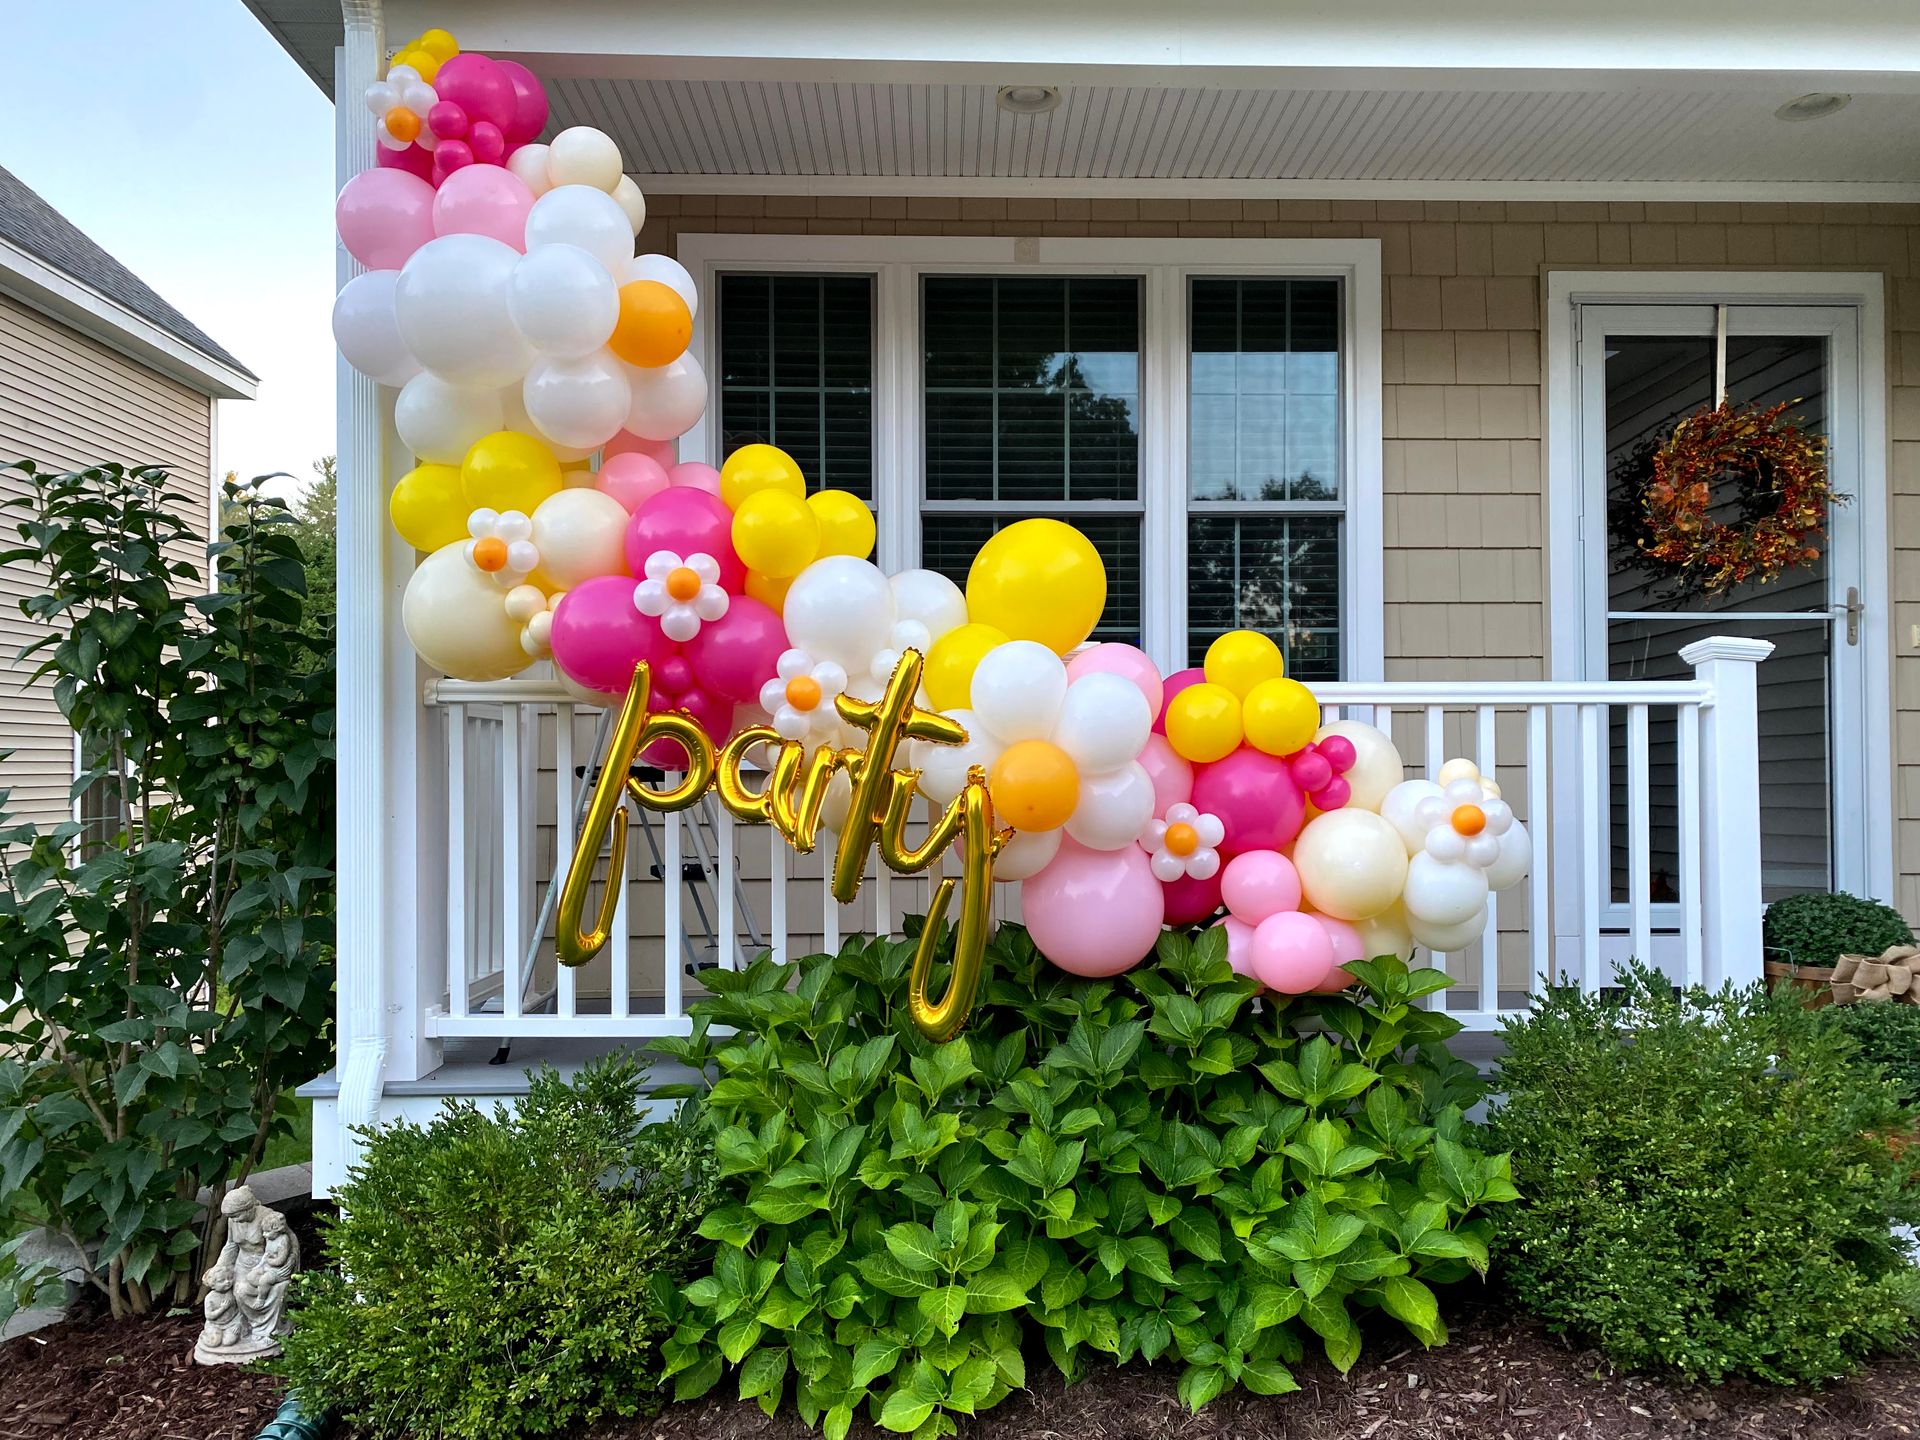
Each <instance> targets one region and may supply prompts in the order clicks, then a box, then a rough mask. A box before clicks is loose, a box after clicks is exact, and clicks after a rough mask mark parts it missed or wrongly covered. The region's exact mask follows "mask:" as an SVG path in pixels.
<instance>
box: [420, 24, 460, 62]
mask: <svg viewBox="0 0 1920 1440" xmlns="http://www.w3.org/2000/svg"><path fill="white" fill-rule="evenodd" d="M413 48H414V49H416V50H424V51H426V52H427V54H429V55H431V56H432V57H433V58H434V59H436V60H438V61H440V62H441V63H442V64H445V63H446V62H447V61H449V60H451V59H452V58H453V57H454V56H456V55H458V54H459V53H460V46H459V44H458V43H456V42H455V40H454V38H453V36H451V35H449V34H448V33H447V32H446V31H445V30H440V29H433V30H429V31H427V32H426V33H425V34H423V35H422V36H421V37H420V38H419V39H418V40H416V41H414V42H413Z"/></svg>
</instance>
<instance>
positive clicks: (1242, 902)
mask: <svg viewBox="0 0 1920 1440" xmlns="http://www.w3.org/2000/svg"><path fill="white" fill-rule="evenodd" d="M1220 898H1221V899H1223V900H1224V901H1226V905H1227V909H1229V910H1231V911H1232V912H1233V913H1234V915H1235V916H1236V917H1237V918H1238V919H1240V920H1243V921H1245V922H1246V923H1247V924H1249V925H1258V924H1259V923H1260V922H1261V921H1263V920H1267V919H1270V918H1271V917H1273V916H1275V915H1279V914H1283V913H1284V912H1286V911H1288V910H1298V909H1299V908H1300V874H1299V872H1298V871H1296V870H1295V869H1294V868H1293V862H1292V861H1291V860H1289V859H1288V858H1287V857H1286V856H1284V855H1281V854H1279V853H1277V852H1276V851H1272V850H1249V851H1248V852H1247V853H1246V854H1244V855H1236V856H1234V857H1233V859H1231V860H1229V861H1228V862H1227V863H1226V866H1225V868H1223V869H1222V870H1221V871H1220Z"/></svg>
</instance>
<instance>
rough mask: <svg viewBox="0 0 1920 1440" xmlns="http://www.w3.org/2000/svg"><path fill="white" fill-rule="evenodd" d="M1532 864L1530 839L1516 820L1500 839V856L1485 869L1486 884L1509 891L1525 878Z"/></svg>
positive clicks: (1523, 827)
mask: <svg viewBox="0 0 1920 1440" xmlns="http://www.w3.org/2000/svg"><path fill="white" fill-rule="evenodd" d="M1532 863H1533V840H1532V837H1530V836H1529V835H1528V834H1527V827H1526V826H1524V825H1522V824H1521V823H1520V822H1519V821H1518V820H1516V821H1514V822H1513V823H1512V824H1511V825H1509V826H1508V827H1507V829H1506V833H1504V834H1503V835H1501V837H1500V856H1499V858H1498V859H1497V860H1495V861H1494V862H1493V864H1491V865H1489V866H1488V867H1487V884H1488V885H1489V886H1491V887H1492V888H1493V889H1495V890H1511V889H1512V888H1513V887H1514V886H1515V885H1518V884H1519V883H1520V882H1521V881H1522V880H1524V879H1526V878H1527V867H1528V866H1530V865H1531V864H1532Z"/></svg>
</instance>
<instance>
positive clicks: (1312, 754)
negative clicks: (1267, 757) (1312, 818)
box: [1287, 745, 1333, 795]
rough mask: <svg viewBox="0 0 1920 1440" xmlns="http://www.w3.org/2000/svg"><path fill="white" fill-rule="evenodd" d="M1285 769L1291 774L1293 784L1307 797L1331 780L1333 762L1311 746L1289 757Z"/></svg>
mask: <svg viewBox="0 0 1920 1440" xmlns="http://www.w3.org/2000/svg"><path fill="white" fill-rule="evenodd" d="M1287 768H1288V769H1289V770H1290V771H1292V772H1293V783H1294V784H1296V785H1298V786H1299V787H1300V788H1301V789H1302V790H1304V791H1306V792H1307V793H1308V794H1309V795H1311V794H1312V793H1313V792H1314V791H1316V790H1320V789H1323V788H1325V786H1326V784H1327V782H1328V781H1329V780H1331V779H1333V762H1332V761H1330V760H1328V759H1327V757H1326V756H1324V755H1322V754H1321V753H1320V752H1319V751H1318V750H1317V749H1315V748H1314V747H1313V746H1311V745H1309V746H1308V747H1307V748H1306V749H1304V750H1302V751H1301V752H1300V753H1299V754H1298V755H1294V756H1291V757H1289V759H1288V761H1287Z"/></svg>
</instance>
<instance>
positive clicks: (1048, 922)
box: [1020, 839, 1166, 978]
mask: <svg viewBox="0 0 1920 1440" xmlns="http://www.w3.org/2000/svg"><path fill="white" fill-rule="evenodd" d="M1020 908H1021V911H1022V913H1023V914H1024V915H1025V917H1026V922H1027V930H1028V932H1029V933H1030V934H1031V935H1032V936H1033V943H1034V945H1035V946H1037V947H1038V948H1039V950H1040V953H1041V954H1042V955H1045V956H1046V957H1047V958H1048V959H1049V960H1051V961H1052V962H1053V963H1054V964H1056V965H1058V966H1059V967H1060V968H1061V969H1062V970H1065V971H1066V972H1067V973H1068V974H1070V975H1083V976H1087V977H1089V978H1095V977H1099V976H1105V975H1118V974H1119V973H1120V972H1121V971H1123V970H1131V969H1132V968H1133V967H1134V966H1135V965H1137V964H1139V963H1140V962H1141V961H1142V960H1144V959H1145V958H1146V957H1147V956H1148V955H1149V954H1151V953H1152V952H1153V946H1154V942H1155V941H1156V940H1158V939H1159V938H1160V927H1161V925H1162V923H1163V922H1164V921H1165V919H1166V908H1165V905H1164V902H1163V901H1162V899H1161V893H1160V886H1159V885H1158V884H1157V883H1156V882H1155V881H1154V878H1153V869H1152V867H1151V866H1150V865H1149V864H1148V862H1147V854H1146V852H1145V851H1144V850H1142V849H1141V848H1140V847H1139V846H1138V845H1128V846H1126V847H1124V848H1122V849H1119V850H1089V849H1087V848H1086V847H1085V846H1084V845H1080V844H1078V843H1077V842H1075V841H1073V840H1071V839H1066V840H1062V841H1061V842H1060V853H1059V854H1058V855H1056V856H1054V857H1053V860H1052V861H1051V862H1050V863H1049V864H1048V865H1047V868H1046V869H1044V870H1042V871H1041V872H1040V873H1039V874H1038V875H1035V876H1033V877H1032V878H1031V879H1029V880H1027V881H1026V882H1025V883H1024V884H1023V886H1022V888H1021V892H1020Z"/></svg>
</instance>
